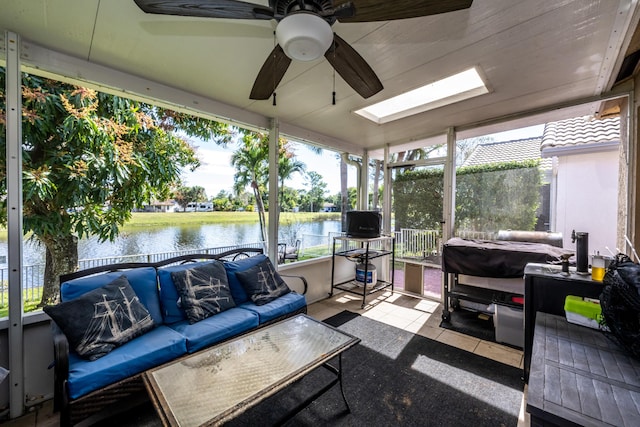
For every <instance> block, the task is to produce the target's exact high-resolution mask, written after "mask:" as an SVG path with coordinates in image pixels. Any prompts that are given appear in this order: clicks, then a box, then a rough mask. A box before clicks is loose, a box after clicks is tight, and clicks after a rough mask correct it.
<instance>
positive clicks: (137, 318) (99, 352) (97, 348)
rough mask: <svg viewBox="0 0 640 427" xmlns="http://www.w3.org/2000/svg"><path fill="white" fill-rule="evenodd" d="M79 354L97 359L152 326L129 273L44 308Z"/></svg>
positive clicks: (151, 321)
mask: <svg viewBox="0 0 640 427" xmlns="http://www.w3.org/2000/svg"><path fill="white" fill-rule="evenodd" d="M44 312H45V313H47V314H48V315H49V316H50V317H51V318H52V319H53V320H54V321H55V322H56V323H57V324H58V326H59V327H60V329H62V332H64V334H65V335H66V337H67V340H68V341H69V345H70V346H71V348H73V349H74V350H75V351H76V353H78V354H79V355H80V356H82V357H84V358H86V359H89V360H96V359H98V358H100V357H102V356H104V355H105V354H107V353H109V352H110V351H111V350H113V349H114V348H116V347H118V346H120V345H122V344H124V343H126V342H127V341H130V340H132V339H133V338H135V337H137V336H139V335H142V334H143V333H145V332H146V331H148V330H149V329H151V328H153V319H152V318H151V315H150V314H149V311H148V310H147V309H146V308H145V306H144V305H142V303H141V302H140V300H139V298H138V296H137V295H136V293H135V291H134V290H133V288H132V287H131V285H130V284H129V281H128V280H127V278H126V276H124V275H122V276H120V277H118V278H117V279H116V280H114V281H113V282H111V283H109V284H108V285H105V286H103V287H101V288H98V289H94V290H92V291H89V292H87V293H85V294H83V295H81V296H79V297H78V298H75V299H72V300H70V301H65V302H62V303H60V304H57V305H49V306H46V307H44Z"/></svg>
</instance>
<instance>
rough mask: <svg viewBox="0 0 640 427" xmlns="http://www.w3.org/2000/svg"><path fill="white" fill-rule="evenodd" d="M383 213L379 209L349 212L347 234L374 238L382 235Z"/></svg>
mask: <svg viewBox="0 0 640 427" xmlns="http://www.w3.org/2000/svg"><path fill="white" fill-rule="evenodd" d="M381 227H382V215H381V214H380V212H377V211H349V212H347V236H349V237H363V238H373V237H380V229H381Z"/></svg>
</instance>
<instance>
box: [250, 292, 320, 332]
mask: <svg viewBox="0 0 640 427" xmlns="http://www.w3.org/2000/svg"><path fill="white" fill-rule="evenodd" d="M306 305H307V300H306V298H305V296H304V295H300V294H299V293H296V292H289V293H288V294H286V295H283V296H281V297H280V298H278V299H276V300H273V301H271V302H270V303H267V304H264V305H255V304H254V303H252V302H250V301H249V302H245V303H244V304H241V305H240V306H239V307H240V308H242V309H245V310H249V311H253V312H254V313H256V314H257V315H258V316H259V318H260V324H262V323H266V322H269V321H271V320H274V319H276V318H278V317H280V316H284V315H287V314H290V313H293V312H295V311H297V310H300V309H301V308H304V307H305V306H306Z"/></svg>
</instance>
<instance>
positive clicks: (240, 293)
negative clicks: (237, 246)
mask: <svg viewBox="0 0 640 427" xmlns="http://www.w3.org/2000/svg"><path fill="white" fill-rule="evenodd" d="M265 259H269V258H267V257H266V256H265V255H264V254H259V255H256V256H252V257H249V258H243V259H240V260H237V261H225V262H224V268H225V270H227V278H228V279H229V288H230V289H231V295H233V300H234V301H235V302H236V304H242V303H243V302H247V301H249V295H247V292H246V291H245V290H244V288H243V287H242V284H241V283H240V280H239V279H238V277H237V275H236V273H238V272H241V271H245V270H247V269H249V268H251V267H253V266H255V265H258V264H260V263H261V262H262V261H264V260H265Z"/></svg>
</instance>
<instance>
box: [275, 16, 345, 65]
mask: <svg viewBox="0 0 640 427" xmlns="http://www.w3.org/2000/svg"><path fill="white" fill-rule="evenodd" d="M276 39H277V40H278V44H279V45H280V47H282V50H284V53H285V54H286V55H287V56H288V57H289V58H291V59H295V60H297V61H314V60H316V59H318V58H320V57H321V56H323V55H324V53H325V52H326V51H327V50H328V49H329V47H330V46H331V43H332V42H333V31H332V30H331V25H329V23H328V22H327V21H325V20H324V19H322V18H321V17H319V16H317V15H314V14H311V13H295V14H293V15H288V16H286V17H285V18H284V19H283V20H282V21H280V23H279V24H278V26H277V27H276Z"/></svg>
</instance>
